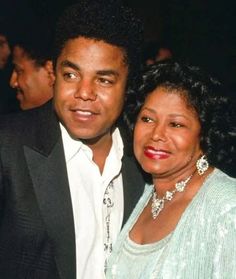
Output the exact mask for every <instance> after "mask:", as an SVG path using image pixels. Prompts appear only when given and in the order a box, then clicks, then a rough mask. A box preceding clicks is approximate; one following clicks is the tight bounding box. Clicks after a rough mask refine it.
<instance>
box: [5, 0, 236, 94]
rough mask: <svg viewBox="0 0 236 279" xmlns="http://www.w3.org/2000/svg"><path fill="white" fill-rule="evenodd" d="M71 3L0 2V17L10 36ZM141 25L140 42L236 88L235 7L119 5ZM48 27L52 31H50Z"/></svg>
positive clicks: (191, 1)
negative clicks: (161, 47)
mask: <svg viewBox="0 0 236 279" xmlns="http://www.w3.org/2000/svg"><path fill="white" fill-rule="evenodd" d="M75 2H76V1H72V0H64V1H62V0H61V1H59V0H47V1H46V0H41V1H39V0H6V1H3V0H0V17H1V18H4V19H5V20H7V21H8V27H9V29H10V30H11V34H12V36H13V37H14V34H16V33H17V32H18V30H19V29H20V28H22V26H29V25H30V22H33V21H34V22H37V23H38V24H41V23H42V22H43V21H44V22H45V21H48V26H53V23H54V21H55V20H56V18H57V17H58V15H59V14H60V13H61V12H62V10H63V9H64V7H65V6H67V5H70V4H72V3H75ZM123 3H124V4H126V5H128V6H130V7H132V8H134V9H135V10H136V13H137V14H138V15H139V16H140V17H141V18H142V20H143V21H144V26H145V40H146V41H150V40H157V41H164V42H165V43H167V44H168V45H169V46H170V48H171V49H172V50H173V52H174V55H175V57H177V58H178V59H184V60H187V61H189V62H191V63H193V64H196V65H199V66H202V67H204V68H206V70H207V71H208V72H210V73H211V74H213V75H215V76H216V77H218V78H219V79H221V80H222V81H224V82H225V83H226V84H228V85H229V88H230V90H231V93H232V94H233V95H234V91H235V83H236V24H235V23H236V9H235V7H236V4H235V3H234V1H232V2H231V1H228V0H215V1H211V0H181V1H180V0H123ZM51 28H53V27H51Z"/></svg>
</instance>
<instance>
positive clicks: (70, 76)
mask: <svg viewBox="0 0 236 279" xmlns="http://www.w3.org/2000/svg"><path fill="white" fill-rule="evenodd" d="M63 77H64V79H65V80H74V79H76V78H77V76H76V75H75V74H74V73H64V74H63Z"/></svg>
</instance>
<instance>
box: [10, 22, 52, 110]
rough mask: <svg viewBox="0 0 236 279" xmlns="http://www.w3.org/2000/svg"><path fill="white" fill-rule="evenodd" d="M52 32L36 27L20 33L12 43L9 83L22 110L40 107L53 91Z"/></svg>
mask: <svg viewBox="0 0 236 279" xmlns="http://www.w3.org/2000/svg"><path fill="white" fill-rule="evenodd" d="M51 47H52V34H51V33H50V31H49V30H47V29H45V28H42V27H40V28H39V27H38V26H37V27H34V28H32V27H31V29H30V30H24V32H22V34H18V38H17V39H15V41H14V45H13V53H12V60H13V65H14V69H13V71H12V75H11V78H10V85H11V87H12V88H14V89H15V91H16V98H17V100H18V101H19V106H20V108H21V109H22V110H26V109H32V108H35V107H39V106H41V105H43V104H44V103H46V102H47V101H48V100H49V99H51V98H52V95H53V84H54V80H55V76H54V72H53V64H52V53H51Z"/></svg>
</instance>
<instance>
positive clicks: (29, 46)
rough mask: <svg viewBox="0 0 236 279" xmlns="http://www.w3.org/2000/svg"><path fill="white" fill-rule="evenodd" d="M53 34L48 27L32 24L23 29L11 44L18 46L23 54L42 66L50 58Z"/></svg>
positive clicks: (38, 65)
mask: <svg viewBox="0 0 236 279" xmlns="http://www.w3.org/2000/svg"><path fill="white" fill-rule="evenodd" d="M52 44H53V35H52V31H51V29H50V28H49V27H47V28H44V27H42V26H38V25H34V26H30V27H29V28H27V29H23V30H22V31H20V32H19V33H18V35H17V36H16V38H15V39H14V41H13V46H19V47H20V48H22V49H23V50H24V53H25V55H26V56H27V57H28V58H29V59H31V60H33V61H34V63H35V66H37V67H42V66H44V65H45V63H46V62H47V61H48V60H52Z"/></svg>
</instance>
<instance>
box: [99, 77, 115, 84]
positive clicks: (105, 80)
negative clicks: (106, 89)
mask: <svg viewBox="0 0 236 279" xmlns="http://www.w3.org/2000/svg"><path fill="white" fill-rule="evenodd" d="M98 82H99V83H100V84H102V85H112V84H113V83H114V82H113V80H110V79H107V78H99V79H98Z"/></svg>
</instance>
